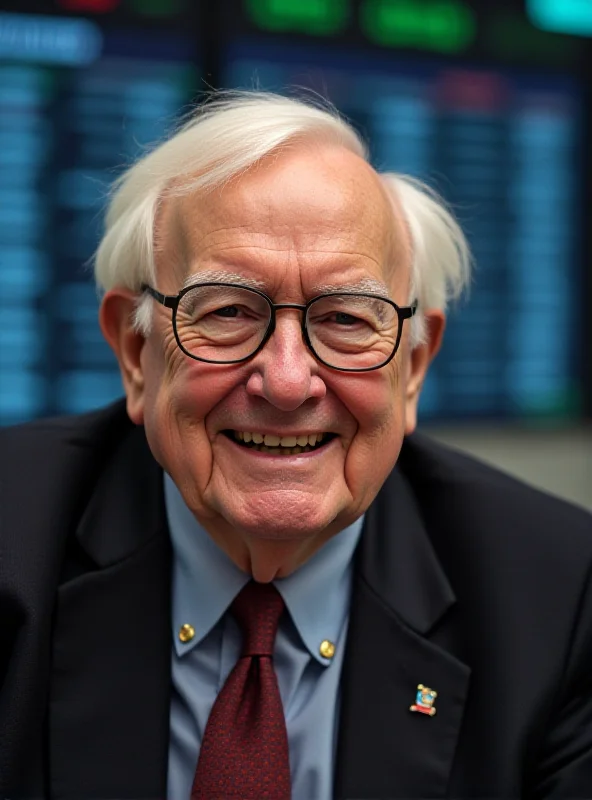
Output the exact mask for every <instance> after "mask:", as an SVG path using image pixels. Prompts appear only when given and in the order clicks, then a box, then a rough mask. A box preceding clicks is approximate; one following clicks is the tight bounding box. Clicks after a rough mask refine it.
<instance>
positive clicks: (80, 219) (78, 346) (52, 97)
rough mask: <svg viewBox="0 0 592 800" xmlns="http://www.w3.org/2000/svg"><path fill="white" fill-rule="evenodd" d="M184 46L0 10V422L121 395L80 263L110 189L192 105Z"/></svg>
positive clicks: (188, 37) (86, 22) (175, 38)
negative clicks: (149, 146) (178, 115)
mask: <svg viewBox="0 0 592 800" xmlns="http://www.w3.org/2000/svg"><path fill="white" fill-rule="evenodd" d="M195 38H196V37H195V32H191V33H190V34H188V33H186V32H185V30H184V29H183V26H178V29H177V30H175V28H174V26H171V25H168V26H165V25H163V26H161V27H159V26H155V25H152V26H148V27H142V26H137V25H136V26H134V25H133V24H132V23H131V22H130V20H129V19H127V20H125V24H121V25H119V24H117V20H115V21H111V22H110V24H109V25H106V24H104V23H103V22H101V24H99V21H98V20H97V19H93V18H89V17H82V16H81V17H76V16H59V15H54V16H43V15H35V14H18V13H11V14H8V13H6V14H2V13H0V424H10V423H14V422H19V421H21V420H26V419H30V418H33V417H38V416H45V415H48V414H58V413H69V412H78V411H84V410H87V409H91V408H95V407H97V406H100V405H101V404H103V403H106V402H108V401H110V400H112V399H113V398H115V397H118V396H120V395H121V394H122V389H121V382H120V378H119V372H118V369H117V365H116V362H115V359H114V357H113V355H112V353H111V351H110V349H109V347H108V346H107V344H106V343H105V342H104V341H103V339H102V336H101V333H100V330H99V326H98V323H97V308H98V301H97V295H96V292H95V289H94V286H93V282H92V268H91V265H90V259H91V257H92V254H93V252H94V250H95V248H96V245H97V242H98V239H99V236H100V232H101V226H102V211H103V209H104V205H105V200H106V197H107V193H108V187H109V184H110V183H111V182H112V181H113V179H114V178H116V177H117V175H118V174H119V172H120V171H121V170H122V169H123V168H125V167H126V166H127V165H129V164H130V163H131V161H132V160H133V159H134V157H136V156H137V155H138V154H140V153H141V152H142V151H143V148H145V147H146V146H147V145H149V144H151V143H153V142H155V141H158V140H159V139H160V138H162V136H163V134H164V133H165V132H166V130H167V129H168V128H169V127H170V126H171V124H172V123H173V120H174V119H175V116H176V115H177V114H178V113H179V111H180V110H181V109H182V108H183V107H184V106H185V105H186V104H187V102H188V101H189V100H190V99H191V96H192V94H193V92H194V90H195V86H196V84H197V80H198V79H197V74H196V66H195V65H196V63H198V59H197V56H196V53H195V44H194V41H195Z"/></svg>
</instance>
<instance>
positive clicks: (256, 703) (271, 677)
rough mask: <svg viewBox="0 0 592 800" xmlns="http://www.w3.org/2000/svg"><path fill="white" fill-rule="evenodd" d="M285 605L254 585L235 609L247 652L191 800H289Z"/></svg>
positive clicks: (207, 739) (216, 711) (215, 716)
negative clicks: (278, 665)
mask: <svg viewBox="0 0 592 800" xmlns="http://www.w3.org/2000/svg"><path fill="white" fill-rule="evenodd" d="M283 609H284V601H283V600H282V597H281V595H280V593H279V592H278V591H277V589H276V588H275V587H274V586H273V584H271V583H255V581H250V582H249V583H248V584H247V585H246V586H245V587H244V589H243V590H242V591H241V592H240V593H239V595H238V596H237V598H236V599H235V601H234V603H233V604H232V606H231V610H232V614H233V615H234V617H235V618H236V620H237V622H238V624H239V625H240V627H241V630H242V633H243V651H242V655H241V657H240V658H239V660H238V661H237V663H236V665H235V667H234V669H233V670H232V672H231V673H230V675H229V676H228V678H227V680H226V683H225V684H224V686H223V687H222V690H221V692H220V694H219V695H218V697H217V698H216V702H215V703H214V705H213V707H212V710H211V712H210V716H209V718H208V722H207V725H206V730H205V733H204V736H203V741H202V743H201V750H200V754H199V760H198V762H197V770H196V772H195V778H194V780H193V788H192V790H191V800H226V798H240V799H241V800H262V798H268V799H269V800H289V798H290V758H289V752H288V734H287V731H286V720H285V717H284V709H283V706H282V700H281V697H280V692H279V688H278V682H277V677H276V674H275V670H274V668H273V662H272V657H273V645H274V642H275V637H276V634H277V629H278V624H279V621H280V617H281V615H282V611H283Z"/></svg>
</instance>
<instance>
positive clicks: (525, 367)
mask: <svg viewBox="0 0 592 800" xmlns="http://www.w3.org/2000/svg"><path fill="white" fill-rule="evenodd" d="M226 63H227V67H226V71H225V73H224V85H226V86H233V87H244V88H250V87H253V86H258V87H260V88H262V89H274V90H277V91H283V90H286V88H287V87H291V86H300V87H310V88H312V89H314V90H316V91H317V92H319V93H320V94H321V95H323V96H325V97H328V98H329V99H330V100H331V101H332V102H333V103H334V104H335V105H336V106H337V108H339V110H340V111H341V112H343V113H344V114H345V115H346V116H347V117H349V118H350V119H351V120H352V121H353V122H354V123H355V124H356V125H357V127H358V128H359V129H360V130H361V131H362V132H363V134H364V135H365V137H366V138H367V139H368V140H369V142H370V147H371V151H372V155H373V161H374V163H375V165H376V166H377V167H378V168H379V169H381V170H383V171H385V170H388V171H397V172H403V173H406V174H411V175H413V176H416V177H419V178H421V179H423V180H425V181H426V182H428V183H429V184H430V185H431V186H434V187H435V188H436V189H438V190H439V191H440V192H441V194H442V195H443V196H444V197H445V199H446V200H447V201H448V202H449V203H450V204H451V205H452V208H453V210H454V211H455V213H456V215H457V217H458V218H459V221H460V223H461V225H462V227H463V229H464V230H465V233H466V234H467V236H468V239H469V241H470V244H471V248H472V251H473V254H474V257H475V261H476V265H477V267H476V272H475V279H474V283H473V287H472V290H471V295H470V299H469V301H468V302H467V303H466V304H464V305H463V306H461V307H460V308H459V309H457V310H452V313H451V315H450V317H449V322H448V326H447V331H446V334H445V342H444V346H443V348H442V351H441V353H440V354H439V355H438V357H437V359H436V361H435V362H434V364H433V366H432V368H431V370H430V373H429V377H428V380H427V381H426V385H425V388H424V391H423V395H422V405H421V413H422V415H423V418H424V419H428V420H442V421H443V420H455V419H456V420H464V419H494V420H496V419H508V418H509V419H512V418H514V419H524V418H533V417H534V418H544V419H548V420H555V421H558V420H561V419H569V418H577V417H578V415H579V413H580V404H581V391H582V387H581V379H580V377H579V373H580V371H581V370H580V364H579V359H580V358H581V354H580V353H578V342H579V341H580V339H581V336H582V333H581V327H580V322H581V320H580V314H579V312H578V308H579V307H580V306H581V305H583V301H582V298H581V294H580V292H579V290H578V286H581V253H580V252H579V245H578V243H579V240H580V235H581V226H580V225H579V224H578V222H577V220H578V213H577V206H578V195H579V192H580V186H581V184H580V180H581V178H580V176H581V172H580V170H581V161H580V159H579V155H580V152H581V149H580V144H581V143H580V138H581V135H582V99H581V89H580V87H579V86H578V84H577V83H574V82H573V81H571V80H568V79H566V78H559V77H555V76H552V75H547V76H544V75H541V74H540V73H538V74H532V75H530V74H528V73H525V72H512V71H506V70H502V69H478V68H471V67H467V66H462V67H458V66H454V65H451V64H450V63H447V62H444V61H443V60H441V61H438V60H429V61H427V60H406V61H401V60H399V61H395V60H391V59H390V58H387V57H384V56H380V55H376V54H371V55H368V54H364V55H362V54H360V56H359V57H356V56H355V54H352V53H351V52H349V53H347V54H343V55H342V56H341V57H340V56H338V55H336V54H335V53H333V52H328V51H327V49H326V48H325V49H323V50H321V49H320V48H319V49H318V50H317V49H313V48H311V47H307V48H306V50H304V49H302V48H298V47H294V48H290V47H287V46H285V45H282V47H281V48H280V47H278V46H274V45H273V44H269V43H265V44H264V43H262V42H260V41H249V40H245V39H242V40H238V41H237V42H236V43H235V44H234V45H233V46H232V47H230V48H229V50H228V52H227V62H226Z"/></svg>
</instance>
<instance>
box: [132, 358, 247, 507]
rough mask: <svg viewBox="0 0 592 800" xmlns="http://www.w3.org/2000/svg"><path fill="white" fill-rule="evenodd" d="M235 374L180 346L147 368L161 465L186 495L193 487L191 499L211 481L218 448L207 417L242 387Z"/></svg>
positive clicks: (149, 427)
mask: <svg viewBox="0 0 592 800" xmlns="http://www.w3.org/2000/svg"><path fill="white" fill-rule="evenodd" d="M167 356H168V357H167ZM234 373H235V374H232V372H231V371H230V370H226V371H224V370H221V369H220V367H219V366H213V365H207V364H201V363H200V362H197V361H192V360H191V359H189V358H187V357H186V356H184V355H183V353H181V352H180V351H179V352H178V354H177V352H175V351H174V350H173V351H172V352H169V351H168V350H167V351H166V352H165V354H164V356H161V358H160V363H156V362H155V363H153V365H152V369H151V370H149V371H148V373H147V374H148V380H147V385H146V398H147V403H146V412H145V428H146V436H147V439H148V442H149V444H150V448H151V450H152V452H153V454H154V456H155V458H156V459H157V461H158V462H159V464H160V465H161V466H162V467H163V468H164V469H165V470H166V471H167V472H168V473H169V474H170V475H171V476H172V477H173V479H174V480H175V482H176V483H177V485H178V486H179V488H180V489H181V491H182V492H183V493H184V494H185V492H184V489H185V490H186V491H187V492H189V494H188V495H186V497H187V499H188V500H189V497H190V496H191V495H192V494H193V492H194V491H195V489H197V491H198V492H199V491H202V490H203V487H204V486H205V484H206V483H207V481H208V480H209V477H210V474H211V469H212V447H211V442H210V437H209V436H208V432H207V418H208V415H209V414H210V412H211V411H212V410H213V409H215V408H216V407H217V406H218V404H219V403H220V402H221V401H222V400H223V399H224V397H226V396H227V395H228V393H229V392H231V391H232V390H233V389H234V387H235V386H236V383H237V376H236V370H235V371H234ZM192 500H194V501H197V500H198V498H195V497H194V498H192Z"/></svg>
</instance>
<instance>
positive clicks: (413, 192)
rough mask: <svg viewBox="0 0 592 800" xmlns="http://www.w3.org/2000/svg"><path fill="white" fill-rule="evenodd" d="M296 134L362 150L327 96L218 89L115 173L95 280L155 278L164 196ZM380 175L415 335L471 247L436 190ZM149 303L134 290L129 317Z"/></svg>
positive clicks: (232, 170)
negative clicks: (414, 308) (400, 226)
mask: <svg viewBox="0 0 592 800" xmlns="http://www.w3.org/2000/svg"><path fill="white" fill-rule="evenodd" d="M300 141H313V142H318V143H328V144H333V145H337V146H340V147H344V148H346V149H348V150H350V151H351V152H353V153H355V154H356V155H358V156H360V157H361V158H363V159H364V160H366V161H368V160H369V156H368V151H367V148H366V145H365V144H364V142H363V141H362V139H361V138H360V136H359V135H358V133H357V132H356V131H355V130H354V128H353V127H352V126H351V125H349V124H348V123H347V122H346V121H345V120H344V119H343V118H342V117H340V115H339V114H338V112H337V111H336V110H335V109H334V108H333V107H331V106H330V105H329V104H327V103H323V104H322V105H321V104H320V103H319V102H316V103H315V102H312V101H311V100H301V99H293V98H288V97H284V96H282V95H276V94H271V93H267V92H233V93H224V94H222V95H218V96H217V97H216V98H215V99H214V100H213V101H211V102H209V103H206V104H205V105H204V106H202V107H201V108H200V109H198V110H197V111H196V112H195V113H194V114H193V115H192V116H191V118H190V119H189V120H188V121H187V122H186V123H185V124H184V125H182V127H180V129H179V130H178V131H177V132H176V133H175V134H174V135H173V136H171V137H170V138H169V139H168V140H167V141H165V142H164V143H162V144H160V145H159V146H158V147H156V148H155V149H153V150H152V151H151V152H149V153H148V154H147V155H145V156H144V157H143V158H141V159H139V160H138V161H137V162H136V163H135V164H134V165H133V166H132V167H131V168H130V169H128V170H127V171H126V172H125V173H124V174H123V175H121V177H120V178H119V179H118V180H117V181H116V182H115V184H114V186H113V191H112V196H111V201H110V203H109V206H108V209H107V214H106V221H105V233H104V236H103V238H102V240H101V242H100V244H99V247H98V249H97V252H96V256H95V280H96V283H97V287H98V288H99V290H101V291H108V290H109V289H111V288H114V287H115V286H119V287H126V288H128V289H131V290H132V291H135V292H138V293H140V288H141V285H142V283H150V284H154V283H155V281H156V264H155V248H154V238H155V223H156V215H157V210H158V208H159V206H160V203H161V202H162V200H163V198H164V197H165V196H170V195H181V194H186V193H189V192H194V191H199V192H202V193H206V192H209V191H212V190H214V189H217V188H219V187H221V186H223V185H224V184H226V183H228V181H230V180H232V179H233V178H236V177H238V176H240V175H241V174H242V173H244V172H245V171H247V170H248V169H249V168H251V167H253V166H254V165H256V164H257V163H259V162H260V161H261V159H263V158H264V157H265V156H267V155H269V154H271V153H273V152H277V151H279V150H281V149H282V148H284V147H287V146H294V144H298V142H300ZM379 175H380V178H381V180H382V182H383V184H384V187H385V189H386V191H387V194H388V195H389V196H390V198H391V201H392V203H393V207H394V209H397V210H398V209H402V212H403V215H404V218H405V221H406V224H407V226H408V228H409V232H410V236H411V242H412V250H413V261H412V268H411V289H410V296H409V302H412V301H413V300H414V299H417V300H418V301H419V311H418V313H417V314H416V316H415V317H414V318H413V320H412V324H411V342H412V344H417V343H419V342H421V341H422V340H423V338H424V336H425V322H424V317H423V313H422V311H423V310H425V309H427V308H438V309H442V310H446V307H447V305H448V302H449V301H450V300H451V299H452V298H455V297H457V296H459V295H460V294H461V293H462V291H463V289H464V288H465V287H466V286H467V285H468V282H469V279H470V256H469V248H468V245H467V242H466V240H465V237H464V235H463V233H462V231H461V229H460V227H459V226H458V224H457V222H456V221H455V219H454V217H453V215H452V214H451V212H450V211H449V210H448V209H447V207H446V206H445V205H444V203H443V201H442V200H441V198H439V197H438V195H436V194H435V192H433V191H432V190H431V189H429V188H428V187H427V186H426V185H425V184H422V183H421V182H420V181H418V180H415V179H413V178H410V177H408V176H404V175H400V174H396V173H382V174H380V173H379ZM394 224H395V214H393V225H394ZM152 309H153V304H152V301H151V299H150V298H149V297H147V296H145V295H140V294H139V299H138V305H137V308H136V317H135V324H136V327H137V329H138V330H140V331H141V332H142V333H144V334H145V335H147V333H148V332H149V330H150V325H151V320H152Z"/></svg>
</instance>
